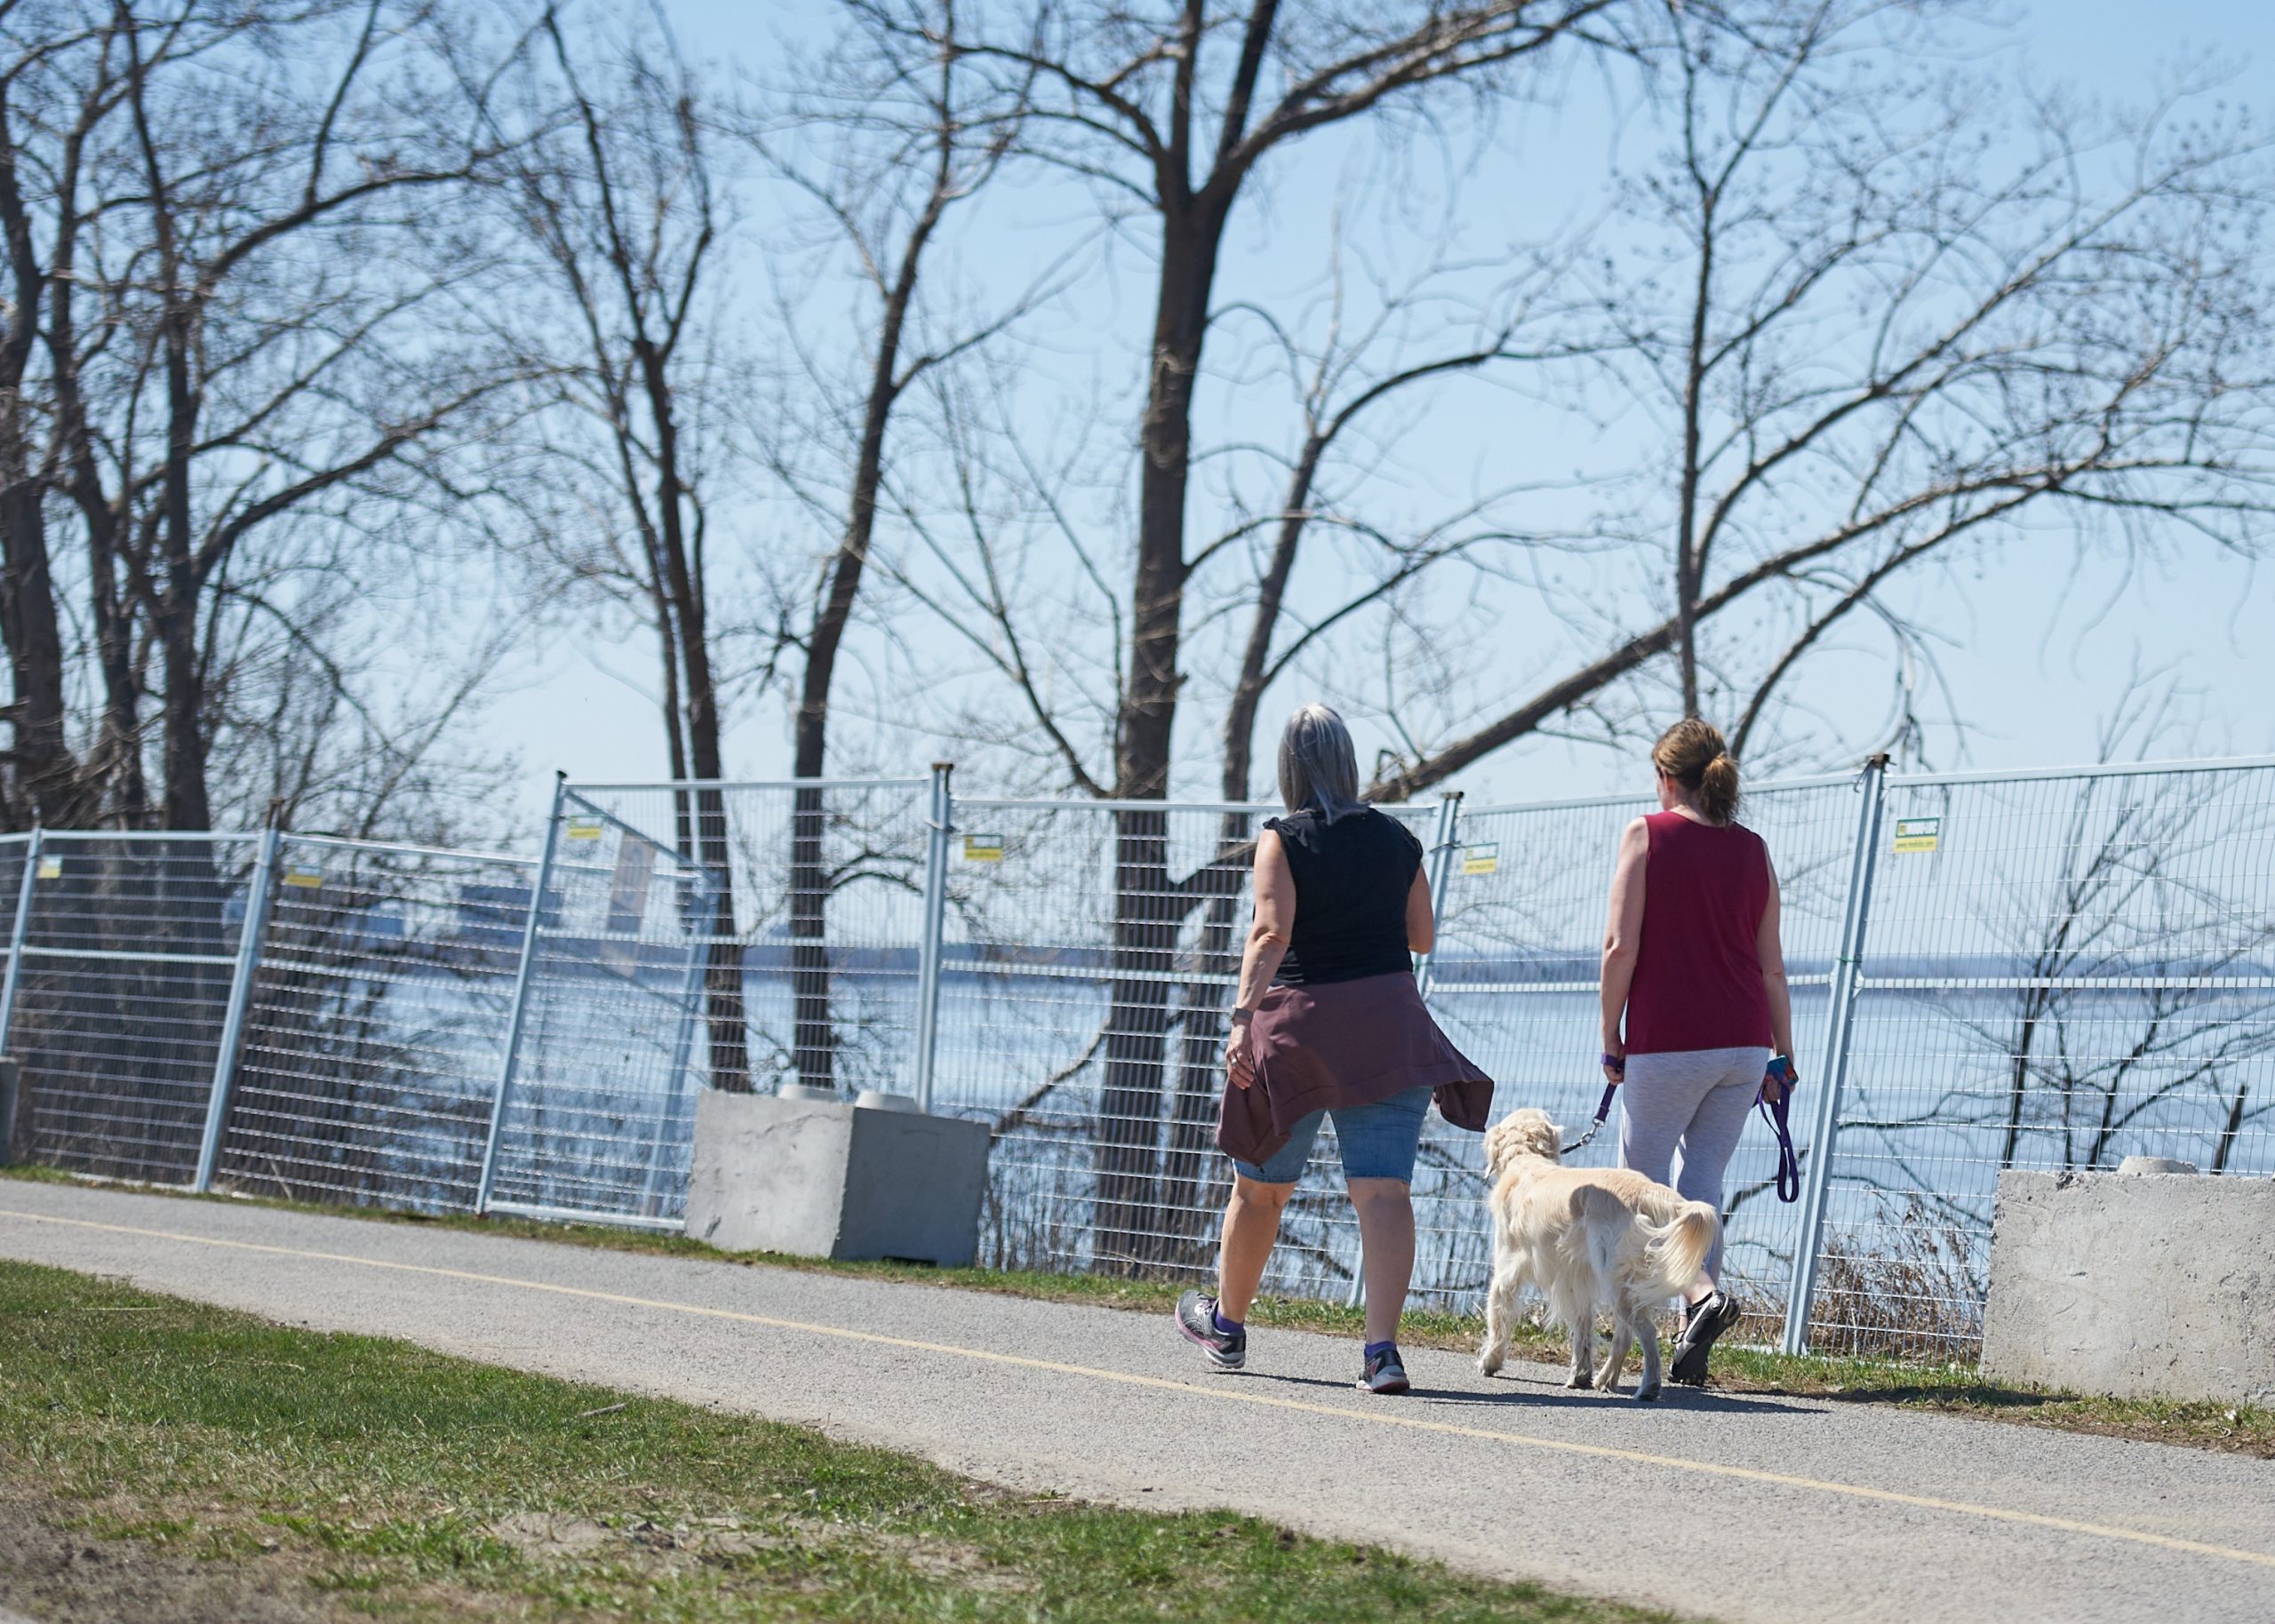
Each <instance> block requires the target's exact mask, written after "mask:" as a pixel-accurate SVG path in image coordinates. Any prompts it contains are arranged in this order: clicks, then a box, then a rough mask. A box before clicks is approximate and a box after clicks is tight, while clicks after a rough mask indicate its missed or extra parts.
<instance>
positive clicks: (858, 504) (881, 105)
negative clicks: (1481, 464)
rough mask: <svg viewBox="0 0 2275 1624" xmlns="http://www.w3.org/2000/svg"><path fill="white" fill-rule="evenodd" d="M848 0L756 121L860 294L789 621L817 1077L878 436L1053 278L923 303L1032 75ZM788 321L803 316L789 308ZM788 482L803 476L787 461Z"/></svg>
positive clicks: (924, 20) (802, 1018)
mask: <svg viewBox="0 0 2275 1624" xmlns="http://www.w3.org/2000/svg"><path fill="white" fill-rule="evenodd" d="M842 9H843V12H844V13H845V27H844V28H843V29H842V34H841V36H840V37H839V39H838V40H837V41H836V42H835V44H834V46H833V48H832V49H831V51H830V52H828V53H827V55H826V57H825V58H824V59H822V60H820V61H818V62H817V63H815V64H813V65H811V67H810V69H808V70H806V71H804V72H803V73H802V80H803V81H804V83H803V84H802V86H800V87H793V88H791V89H789V90H788V91H787V92H786V93H785V94H784V96H783V98H782V107H781V109H780V112H779V114H778V116H776V117H775V118H772V119H770V120H768V121H767V122H766V123H764V124H762V126H761V127H759V128H758V129H756V130H754V131H753V139H754V143H755V144H756V146H757V147H758V149H759V150H760V152H761V153H762V155H764V156H765V157H766V159H767V161H768V163H769V164H770V168H771V169H772V171H773V172H774V173H775V174H776V175H777V176H778V178H779V179H781V180H782V181H784V182H785V183H786V185H787V186H788V187H790V188H791V189H792V191H793V192H794V194H795V195H797V196H798V197H799V198H801V199H802V201H803V202H804V203H806V204H807V205H808V206H809V207H810V209H811V210H813V211H818V214H819V215H820V216H821V217H822V219H824V220H825V221H826V223H827V227H828V231H827V235H828V236H829V237H830V238H831V239H832V240H833V241H834V243H835V244H836V245H837V246H839V247H841V248H842V251H845V252H846V253H848V254H850V258H851V260H852V262H853V264H854V266H855V267H857V274H858V278H859V283H860V286H861V288H862V291H863V295H864V300H865V306H864V308H863V310H862V312H861V314H860V316H859V317H858V322H859V326H858V332H859V334H860V348H861V354H860V360H859V365H858V378H859V382H858V392H859V398H858V405H853V406H851V407H850V409H849V410H828V411H826V412H825V413H824V414H822V420H823V422H825V423H826V425H827V426H828V431H829V436H830V441H831V443H830V445H829V447H828V448H827V449H826V451H825V459H826V461H828V462H829V463H831V464H833V465H834V466H840V467H842V468H843V469H844V474H843V477H844V480H845V484H844V488H843V491H842V498H839V499H838V500H836V501H834V502H833V501H829V500H827V499H826V498H821V497H820V496H819V495H818V492H816V491H813V490H806V491H805V494H806V495H807V498H808V500H809V505H810V506H811V508H812V509H813V510H814V512H815V513H816V516H817V518H820V519H823V520H824V521H825V522H830V523H832V525H833V528H834V530H835V532H836V539H835V545H834V547H833V548H832V549H831V550H830V551H829V553H827V554H826V557H825V558H824V559H823V561H822V562H821V566H820V569H818V572H817V574H816V577H815V580H814V583H813V585H812V588H811V590H810V594H802V598H803V601H800V602H798V603H796V604H795V605H794V607H792V608H790V609H788V610H786V625H785V626H784V628H783V630H782V633H781V641H782V642H783V643H784V644H785V645H786V647H787V649H788V650H789V652H790V653H791V654H793V655H794V660H795V665H796V669H797V678H796V690H795V691H796V704H795V708H794V713H793V734H792V740H793V746H792V748H793V754H792V761H793V766H792V771H793V773H794V776H796V777H797V778H798V779H799V780H801V784H800V787H799V788H798V789H797V791H796V792H795V804H794V807H793V808H792V813H791V819H792V822H791V864H790V902H791V917H790V935H791V955H792V960H791V984H792V997H793V1000H794V1017H793V1018H794V1034H793V1039H792V1045H791V1047H792V1052H793V1054H794V1055H795V1057H796V1063H797V1068H798V1076H799V1079H800V1080H801V1081H802V1082H803V1083H805V1084H806V1085H807V1086H808V1087H824V1088H826V1087H832V1086H833V1084H834V1050H835V1047H836V1028H835V1024H834V1019H833V1016H832V1014H831V992H830V982H831V977H830V967H829V958H828V949H827V946H826V942H825V936H826V931H827V909H828V904H829V898H830V894H831V892H832V891H833V890H834V888H836V885H837V884H838V883H839V880H838V878H837V877H836V876H837V875H838V874H839V873H841V872H843V873H856V872H867V871H866V866H865V865H864V864H861V863H859V862H858V861H857V862H856V863H854V864H851V865H850V866H844V867H842V868H841V865H834V864H832V863H831V862H830V861H829V859H828V857H827V856H826V850H825V848H826V841H827V836H828V831H829V825H830V814H829V810H828V808H826V806H825V804H824V791H823V790H822V789H821V788H820V787H819V785H818V784H815V783H813V782H811V781H813V780H818V779H819V778H820V777H821V776H823V774H824V773H826V771H827V770H828V769H829V766H830V752H829V721H830V697H831V690H832V688H833V685H834V682H835V680H836V674H837V665H838V659H839V657H840V654H841V652H842V649H843V647H844V643H845V639H846V633H847V632H848V630H849V629H850V626H851V625H852V624H853V617H854V613H855V608H856V605H857V603H858V600H859V597H860V593H861V588H862V583H863V577H864V576H865V575H866V572H867V570H868V568H869V562H870V557H871V553H872V549H873V547H874V544H875V537H876V526H877V514H878V511H879V507H880V505H881V500H882V496H883V491H884V482H885V471H886V467H887V466H888V437H889V436H890V434H891V432H892V430H893V428H894V425H895V417H896V413H897V412H898V409H899V407H900V405H901V403H902V402H903V400H904V399H905V398H906V396H907V395H908V394H909V393H910V391H911V390H912V389H914V388H916V387H917V386H918V385H919V384H920V383H921V382H922V380H924V379H925V378H927V376H928V375H929V374H930V373H931V372H932V371H933V370H934V369H936V368H938V367H940V366H943V365H945V364H947V363H950V362H954V361H955V360H956V359H957V358H959V357H960V356H962V355H964V354H968V353H970V352H971V351H973V350H975V349H977V348H978V347H979V346H981V345H983V344H985V343H986V342H987V341H989V340H990V339H992V338H995V337H997V336H999V335H1000V334H1002V332H1003V331H1004V330H1007V329H1008V328H1009V327H1010V326H1011V325H1012V324H1013V323H1014V322H1016V321H1017V320H1018V317H1019V316H1021V315H1022V314H1026V312H1028V311H1030V310H1032V309H1033V308H1034V306H1036V305H1037V304H1039V303H1041V302H1042V300H1043V299H1044V298H1046V297H1047V295H1048V293H1049V291H1050V289H1051V287H1052V286H1053V284H1054V281H1055V277H1054V275H1053V273H1052V271H1051V270H1050V269H1049V268H1046V270H1045V271H1044V272H1043V274H1042V275H1041V276H1040V277H1038V278H1037V279H1036V280H1035V281H1034V282H1033V283H1029V284H1027V285H1026V287H1025V289H1024V291H1018V292H1016V293H1015V294H1014V295H1013V296H1012V297H1010V299H1006V300H1004V301H1003V302H1002V306H1001V307H1000V308H997V309H995V310H993V311H991V312H989V313H987V314H984V315H981V316H978V317H973V318H970V319H967V320H962V321H959V320H956V319H955V318H954V315H953V314H951V313H950V312H949V311H948V310H947V308H946V301H944V300H934V301H931V307H929V308H928V306H927V302H926V301H925V300H924V299H922V292H923V291H924V287H923V284H924V282H925V278H926V271H927V268H928V264H929V261H930V259H934V258H937V257H938V243H939V240H940V236H941V232H942V227H943V226H944V224H945V222H946V220H947V219H948V216H949V214H950V213H951V211H954V210H955V209H956V208H957V207H958V205H960V204H964V203H968V202H969V200H970V199H972V198H973V197H974V196H975V195H978V193H979V192H980V191H981V190H982V189H983V188H985V187H986V186H987V184H988V183H989V182H990V181H991V180H992V179H994V177H995V176H996V174H997V173H998V172H999V171H1001V169H1002V166H1003V163H1004V161H1005V158H1006V156H1007V155H1009V154H1010V151H1011V148H1012V145H1013V142H1014V141H1015V140H1016V139H1017V138H1018V134H1019V130H1020V120H1021V116H1022V114H1023V111H1024V109H1025V107H1026V103H1027V100H1028V95H1029V91H1030V88H1031V82H1032V77H1033V76H1032V75H1031V74H1030V75H1028V76H1024V77H1022V76H1013V77H1012V79H1011V81H1010V83H1009V84H999V83H997V82H995V81H993V80H991V79H989V78H987V77H986V76H983V75H981V74H979V73H978V72H976V71H974V68H973V66H972V64H971V62H970V57H969V54H968V52H967V49H966V46H965V45H964V44H963V42H962V39H961V38H960V37H959V35H958V29H957V23H958V8H957V6H956V5H955V4H954V0H846V4H844V5H843V7H842ZM784 326H785V330H786V331H793V332H794V331H795V330H796V326H797V322H796V320H795V317H794V314H789V313H788V312H787V311H786V313H785V321H784ZM796 347H797V348H798V349H799V351H800V353H801V355H802V359H803V360H804V362H805V370H806V375H807V382H808V383H809V384H810V385H811V386H813V387H814V388H815V389H816V390H817V391H818V393H819V394H822V395H823V397H824V398H825V399H826V398H827V397H828V396H829V395H830V394H832V393H833V392H834V391H833V390H832V385H833V383H834V379H833V378H831V377H830V376H829V375H828V369H827V367H826V363H825V362H823V360H822V359H821V358H820V356H818V354H815V353H814V348H813V346H807V345H799V346H796ZM792 482H793V484H794V486H796V487H801V488H802V487H804V486H805V485H806V483H807V482H805V481H802V480H800V479H798V478H797V477H796V476H795V475H792Z"/></svg>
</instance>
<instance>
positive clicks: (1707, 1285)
mask: <svg viewBox="0 0 2275 1624" xmlns="http://www.w3.org/2000/svg"><path fill="white" fill-rule="evenodd" d="M1719 1053H1720V1055H1722V1056H1723V1059H1722V1063H1721V1064H1720V1068H1719V1070H1720V1073H1721V1076H1720V1080H1718V1082H1717V1083H1716V1085H1715V1086H1714V1087H1712V1088H1710V1089H1708V1090H1707V1091H1706V1093H1705V1094H1704V1096H1702V1097H1701V1098H1700V1100H1699V1102H1698V1105H1697V1109H1696V1111H1693V1112H1692V1113H1691V1118H1690V1120H1689V1122H1688V1124H1686V1125H1685V1126H1684V1128H1683V1131H1682V1166H1681V1167H1680V1169H1679V1170H1678V1171H1677V1173H1676V1175H1675V1181H1674V1187H1675V1189H1676V1190H1678V1191H1679V1192H1680V1194H1681V1195H1682V1196H1683V1197H1684V1198H1686V1199H1688V1200H1692V1201H1704V1202H1705V1203H1706V1205H1707V1206H1711V1207H1712V1208H1713V1209H1714V1210H1715V1211H1716V1212H1718V1213H1719V1212H1720V1211H1721V1210H1722V1174H1724V1173H1725V1172H1726V1171H1727V1170H1728V1167H1729V1165H1730V1158H1731V1157H1732V1156H1733V1155H1735V1154H1736V1151H1737V1148H1738V1140H1739V1139H1740V1138H1741V1137H1742V1136H1743V1135H1744V1133H1745V1124H1746V1118H1748V1117H1750V1116H1752V1114H1753V1100H1754V1095H1756V1094H1757V1093H1758V1092H1760V1087H1761V1073H1762V1071H1763V1069H1764V1068H1765V1067H1766V1066H1768V1063H1769V1051H1768V1050H1767V1049H1726V1050H1721V1051H1719ZM1721 1274H1722V1241H1721V1238H1720V1236H1717V1237H1715V1239H1714V1250H1713V1251H1712V1253H1710V1254H1708V1255H1707V1258H1706V1268H1705V1270H1704V1273H1702V1274H1701V1275H1700V1276H1699V1277H1698V1278H1699V1283H1700V1284H1699V1285H1698V1286H1694V1287H1693V1289H1692V1291H1691V1293H1690V1296H1691V1298H1692V1301H1694V1302H1695V1301H1696V1300H1697V1299H1698V1298H1699V1297H1702V1296H1704V1295H1705V1294H1706V1292H1707V1291H1711V1290H1712V1288H1713V1283H1714V1282H1715V1281H1716V1280H1719V1279H1720V1278H1721ZM1701 1286H1703V1289H1701Z"/></svg>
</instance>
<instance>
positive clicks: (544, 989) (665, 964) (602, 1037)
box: [484, 792, 738, 1223]
mask: <svg viewBox="0 0 2275 1624" xmlns="http://www.w3.org/2000/svg"><path fill="white" fill-rule="evenodd" d="M554 816H555V824H554V829H553V838H552V840H551V841H550V842H549V849H550V851H551V853H552V856H551V860H550V864H549V866H547V869H546V871H545V896H544V900H543V904H542V906H541V907H540V909H539V914H538V918H537V920H536V929H535V932H534V933H533V935H531V937H530V947H531V951H530V953H529V963H528V969H527V973H526V975H525V976H524V977H523V987H522V993H521V998H522V1024H521V1029H520V1032H519V1038H518V1042H517V1045H516V1047H515V1055H514V1066H513V1071H512V1075H511V1080H510V1085H509V1086H507V1091H506V1093H505V1095H504V1097H503V1100H502V1103H501V1104H500V1106H499V1113H498V1124H499V1126H498V1152H497V1173H496V1177H495V1182H494V1184H493V1187H492V1194H491V1203H490V1205H491V1207H492V1208H495V1209H499V1210H504V1211H509V1212H511V1211H519V1212H524V1213H534V1214H573V1215H576V1216H579V1217H603V1218H611V1219H615V1220H617V1221H619V1222H659V1223H669V1222H675V1221H677V1220H678V1219H680V1218H681V1217H682V1215H683V1213H684V1211H685V1206H686V1199H687V1173H688V1161H689V1151H690V1136H691V1134H692V1131H693V1126H694V1119H695V1094H696V1091H697V1090H698V1088H700V1087H703V1085H704V1082H705V1080H706V1078H707V1077H708V1076H709V1075H710V1063H709V1060H708V1054H709V1050H710V1047H711V1045H710V1044H709V1043H708V1042H706V1036H709V1037H716V1036H718V1034H716V1033H709V1034H706V1030H705V1011H706V998H705V982H706V975H707V974H708V972H709V968H710V965H711V958H712V949H713V946H714V928H713V927H714V923H715V922H716V919H717V914H716V912H715V905H716V902H717V896H718V890H719V888H718V886H717V885H716V884H715V883H714V880H713V877H712V875H711V874H710V873H709V872H706V870H704V869H702V868H701V867H700V866H698V864H694V863H692V862H690V861H689V860H687V859H685V858H683V857H682V856H680V855H679V853H678V852H677V851H675V849H674V848H672V847H670V846H668V845H667V844H664V843H663V842H661V841H659V840H653V839H651V838H650V837H649V836H647V835H645V834H643V833H642V832H640V831H639V830H637V829H636V828H635V827H633V826H632V825H631V824H627V823H626V822H624V821H622V820H620V819H619V818H617V817H615V816H612V815H611V814H610V813H608V812H606V811H605V810H603V808H599V807H597V806H596V805H595V804H593V803H591V802H588V801H587V800H584V798H582V797H581V796H579V795H576V794H574V793H571V792H564V793H563V796H562V798H561V801H560V804H559V806H558V807H557V808H555V815H554ZM518 939H519V938H518V936H517V941H518ZM725 1041H728V1042H734V1041H738V1039H737V1038H736V1037H735V1036H734V1035H733V1034H728V1035H727V1036H726V1038H725ZM500 1074H502V1073H500ZM500 1074H493V1082H494V1079H495V1076H496V1075H500ZM484 1103H485V1106H486V1105H487V1103H488V1102H487V1099H486V1097H485V1101H484Z"/></svg>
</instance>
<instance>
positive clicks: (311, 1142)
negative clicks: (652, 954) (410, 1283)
mask: <svg viewBox="0 0 2275 1624" xmlns="http://www.w3.org/2000/svg"><path fill="white" fill-rule="evenodd" d="M536 869H537V865H536V864H534V863H532V862H531V861H529V860H528V859H526V858H515V857H496V856H482V855H479V854H474V853H467V852H454V851H435V850H428V849H425V848H418V847H410V846H390V845H381V844H378V843H374V842H369V841H353V840H332V839H328V838H324V837H321V836H315V835H288V836H285V837H284V838H283V840H281V841H280V842H279V844H278V849H277V854H276V858H275V872H272V873H271V874H270V876H269V883H268V888H267V919H266V929H265V931H264V933H263V935H262V940H261V943H260V950H259V958H258V959H257V961H256V968H255V970H254V975H253V984H252V990H251V999H250V1001H249V1004H248V1007H247V1009H246V1015H245V1024H244V1036H243V1040H242V1044H241V1047H240V1050H239V1056H238V1063H237V1069H236V1075H235V1088H234V1091H233V1094H232V1096H231V1099H230V1101H229V1110H228V1122H227V1125H226V1130H225V1132H224V1134H223V1136H222V1139H221V1142H220V1158H219V1161H218V1165H217V1168H216V1176H217V1179H218V1180H219V1182H220V1183H222V1184H224V1185H226V1186H227V1187H228V1188H229V1189H232V1190H239V1191H242V1192H243V1193H246V1194H253V1195H267V1196H283V1197H288V1198H295V1199H299V1200H307V1201H338V1202H345V1203H348V1204H351V1205H357V1206H392V1207H403V1208H408V1209H410V1210H413V1211H429V1212H431V1211H449V1210H457V1209H462V1208H465V1207H467V1206H471V1205H472V1204H473V1201H474V1193H475V1177H476V1174H477V1173H478V1171H479V1169H480V1166H481V1163H482V1150H483V1138H484V1136H485V1134H486V1132H487V1129H488V1125H489V1119H490V1107H491V1098H492V1096H493V1095H494V1093H495V1091H496V1088H497V1085H498V1073H499V1063H500V1062H501V1060H502V1058H503V1040H504V1034H505V1031H506V1023H507V1015H508V1011H509V1006H510V1002H511V999H512V997H513V990H514V975H515V967H516V964H517V961H518V958H519V954H520V950H521V940H522V926H523V919H524V918H525V917H526V915H527V912H528V910H529V905H530V898H531V885H532V883H533V880H534V876H535V873H536Z"/></svg>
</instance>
